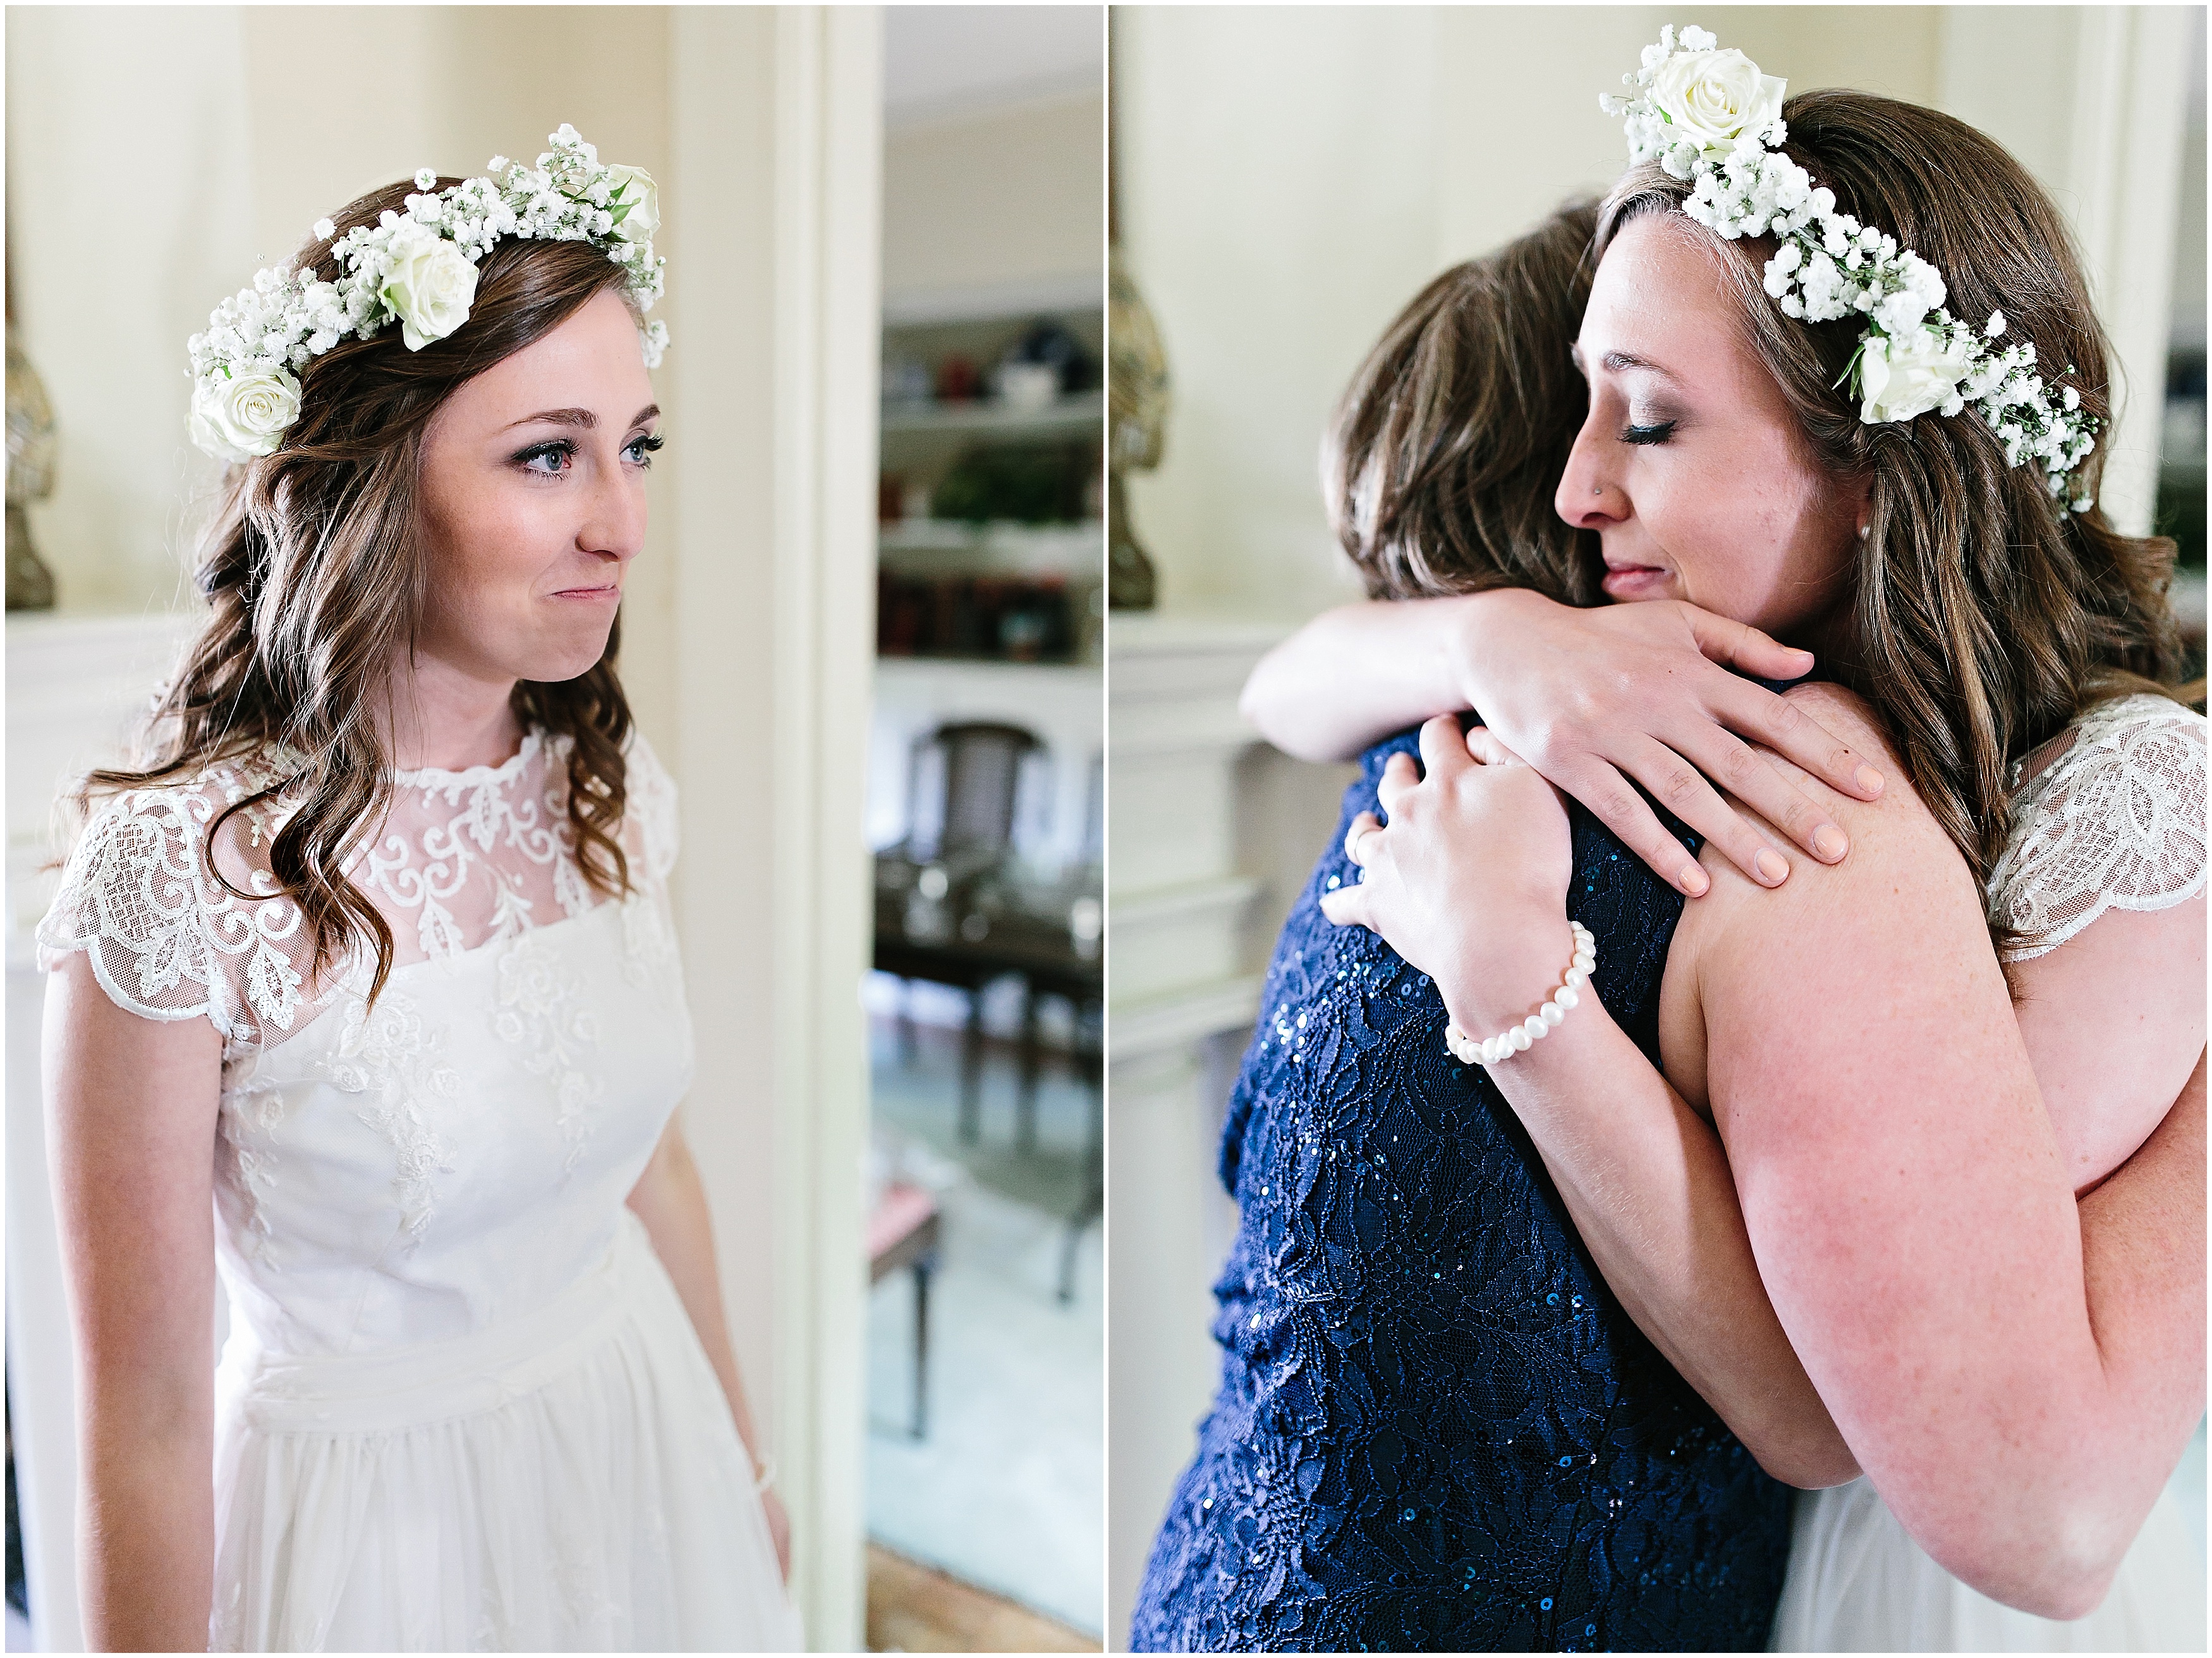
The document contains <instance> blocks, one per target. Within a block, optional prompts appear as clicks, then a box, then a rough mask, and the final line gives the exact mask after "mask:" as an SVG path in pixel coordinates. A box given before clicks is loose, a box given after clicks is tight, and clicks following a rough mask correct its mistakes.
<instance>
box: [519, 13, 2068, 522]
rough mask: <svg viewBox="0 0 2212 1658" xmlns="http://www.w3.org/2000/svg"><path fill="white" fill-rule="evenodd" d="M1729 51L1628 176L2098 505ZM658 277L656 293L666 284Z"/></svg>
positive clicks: (1645, 88) (1967, 333) (1892, 368)
mask: <svg viewBox="0 0 2212 1658" xmlns="http://www.w3.org/2000/svg"><path fill="white" fill-rule="evenodd" d="M1718 46H1719V42H1718V40H1717V39H1716V38H1715V37H1714V36H1713V35H1712V34H1711V33H1709V32H1707V31H1706V30H1705V29H1702V28H1699V27H1696V26H1695V25H1687V26H1686V27H1683V28H1682V29H1681V30H1680V31H1679V33H1678V32H1677V31H1676V30H1675V28H1674V26H1673V25H1671V24H1669V25H1668V26H1667V27H1663V28H1662V29H1661V30H1660V31H1659V40H1658V44H1657V45H1656V46H1646V47H1645V48H1644V55H1643V60H1642V63H1641V64H1640V65H1639V66H1638V69H1637V70H1636V72H1635V73H1634V74H1632V75H1624V76H1621V82H1622V84H1623V85H1624V86H1626V87H1630V88H1634V89H1635V94H1634V95H1633V96H1631V97H1626V98H1623V97H1620V96H1618V95H1616V94H1611V93H1606V94H1600V95H1599V98H1598V107H1599V108H1600V109H1601V110H1603V111H1604V112H1606V113H1607V114H1608V115H1615V116H1619V117H1620V118H1622V122H1623V127H1624V132H1625V136H1626V138H1627V141H1628V159H1629V162H1630V164H1631V165H1632V166H1638V165H1642V164H1644V163H1645V162H1650V161H1656V162H1657V163H1658V164H1659V165H1660V167H1662V168H1663V169H1664V170H1665V171H1666V172H1667V173H1668V175H1669V176H1670V177H1673V178H1675V179H1680V180H1682V181H1684V182H1685V183H1687V184H1689V185H1691V191H1690V193H1689V195H1688V197H1686V198H1685V199H1684V201H1683V203H1682V210H1683V211H1684V212H1685V213H1686V214H1687V215H1689V216H1690V217H1691V218H1692V219H1694V220H1696V221H1697V222H1699V224H1702V225H1705V226H1706V227H1707V228H1710V229H1711V231H1712V232H1713V234H1715V235H1717V236H1719V237H1721V238H1722V239H1723V240H1729V241H1735V240H1741V239H1743V238H1745V237H1750V238H1753V239H1757V238H1759V237H1766V236H1771V237H1772V238H1773V239H1774V240H1776V242H1777V243H1778V246H1777V248H1776V250H1775V252H1774V253H1773V255H1772V256H1771V258H1768V260H1767V261H1766V265H1765V282H1764V285H1765V289H1766V292H1767V293H1768V294H1769V295H1771V296H1772V298H1773V299H1774V301H1775V303H1776V305H1777V306H1778V307H1779V308H1780V310H1781V311H1782V313H1783V314H1784V316H1787V317H1792V318H1797V319H1802V320H1804V321H1807V322H1816V323H1819V322H1834V321H1838V320H1840V319H1843V318H1844V317H1847V316H1851V315H1854V314H1857V315H1858V316H1861V317H1863V318H1864V319H1866V329H1865V331H1864V332H1863V334H1862V335H1861V336H1860V339H1859V350H1858V351H1857V354H1856V355H1854V356H1853V358H1852V361H1851V368H1850V376H1849V378H1850V383H1851V391H1852V395H1853V396H1854V398H1857V400H1858V401H1859V402H1860V404H1861V412H1860V418H1861V419H1862V420H1863V421H1865V422H1869V424H1872V423H1878V422H1894V421H1904V420H1910V419H1911V418H1913V417H1915V416H1917V415H1921V414H1925V413H1929V412H1934V413H1936V414H1938V415H1941V416H1954V415H1957V414H1960V413H1962V412H1964V410H1966V406H1967V405H1968V404H1973V405H1974V406H1975V407H1977V408H1978V409H1979V410H1981V412H1982V416H1983V418H1984V420H1985V421H1987V422H1989V426H1990V431H1991V432H1992V433H1993V434H1995V435H1996V439H1997V440H1998V442H1999V443H2000V444H2001V445H2002V446H2003V448H2004V452H2005V459H2006V462H2007V464H2008V465H2013V466H2020V465H2025V464H2026V463H2027V461H2028V460H2029V459H2034V460H2035V461H2036V462H2037V463H2038V464H2039V465H2040V466H2041V467H2042V469H2043V472H2044V477H2045V483H2047V484H2048V486H2049V488H2050V489H2051V495H2052V496H2053V497H2054V498H2055V499H2057V500H2060V501H2063V502H2065V504H2066V505H2068V506H2069V507H2070V508H2071V509H2072V510H2073V511H2075V512H2076V513H2085V512H2087V511H2088V510H2089V508H2090V507H2091V506H2092V505H2093V503H2092V501H2090V499H2089V497H2088V495H2087V494H2086V493H2084V494H2082V495H2079V496H2075V497H2073V498H2072V499H2070V500H2069V499H2068V495H2069V491H2068V478H2069V475H2070V474H2071V473H2072V472H2073V471H2075V469H2076V468H2078V467H2079V466H2080V465H2081V463H2082V462H2083V461H2084V460H2085V459H2087V457H2088V455H2089V452H2090V451H2091V450H2092V449H2093V447H2094V446H2095V443H2096V439H2095V433H2096V429H2097V427H2098V423H2099V422H2097V420H2096V417H2095V416H2092V415H2088V414H2086V413H2084V412H2082V410H2081V392H2079V391H2078V390H2077V389H2076V388H2075V387H2074V386H2063V387H2058V386H2052V385H2049V384H2046V383H2045V380H2043V378H2042V377H2041V376H2040V375H2038V374H2033V373H2031V372H2030V370H2031V368H2032V367H2033V364H2034V361H2035V347H2034V345H2033V343H2032V342H2022V343H2020V344H2017V345H2013V346H2008V347H2006V348H2004V349H2002V350H1999V349H1996V348H1995V347H1994V346H1993V345H1992V344H1991V343H1990V342H1993V341H1995V340H1996V339H1998V338H1999V337H2002V335H2003V333H2004V331H2005V318H2004V313H2002V311H1993V312H1991V313H1990V319H1989V321H1988V323H1987V324H1986V325H1984V327H1983V328H1982V330H1981V331H1980V333H1979V335H1978V336H1977V334H1976V333H1975V331H1974V330H1972V328H1970V327H1967V326H1966V325H1964V324H1961V323H1960V322H1959V321H1957V320H1956V319H1954V318H1953V317H1952V315H1951V313H1949V312H1948V310H1946V309H1945V308H1944V306H1945V302H1946V300H1947V297H1948V295H1947V291H1946V288H1945V286H1944V282H1943V278H1942V273H1940V272H1939V271H1937V270H1936V268H1935V267H1934V266H1933V265H1931V264H1929V263H1928V262H1927V261H1926V260H1925V259H1923V258H1921V257H1920V256H1919V255H1918V254H1917V253H1915V252H1911V250H1910V249H1900V248H1899V246H1898V242H1897V239H1896V238H1895V237H1894V236H1893V235H1890V234H1888V233H1887V232H1885V231H1883V230H1882V229H1881V228H1879V227H1877V226H1874V225H1866V224H1861V223H1860V222H1859V221H1858V220H1857V219H1855V218H1853V217H1852V216H1850V214H1848V213H1838V211H1837V210H1836V197H1835V192H1834V191H1831V190H1829V189H1828V188H1826V186H1825V185H1821V186H1815V185H1814V183H1813V180H1812V177H1811V175H1810V174H1808V173H1807V172H1806V171H1805V169H1804V168H1803V167H1800V166H1798V165H1797V163H1796V161H1792V160H1790V157H1789V156H1787V155H1784V154H1782V153H1781V149H1782V146H1783V144H1784V143H1786V142H1787V137H1788V131H1787V127H1786V125H1785V124H1784V121H1783V119H1782V116H1781V102H1782V92H1783V87H1784V83H1783V82H1781V81H1779V80H1777V79H1775V78H1774V77H1772V76H1762V75H1761V74H1760V73H1759V66H1758V65H1757V64H1753V62H1751V60H1750V59H1749V58H1746V57H1744V55H1743V54H1742V53H1741V52H1735V51H1730V52H1719V51H1718ZM563 131H564V132H565V131H567V130H566V129H565V128H564V129H563ZM541 164H542V163H541ZM655 281H656V291H657V281H658V277H657V273H656V277H655ZM2069 372H2070V370H2069ZM2012 410H2020V411H2022V414H2023V415H2024V418H2022V417H2020V416H2015V415H2014V414H2012V413H2011V412H2009V411H2012Z"/></svg>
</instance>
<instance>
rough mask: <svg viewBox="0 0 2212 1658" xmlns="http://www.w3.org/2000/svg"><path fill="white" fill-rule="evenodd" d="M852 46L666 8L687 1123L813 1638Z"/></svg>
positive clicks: (856, 1262)
mask: <svg viewBox="0 0 2212 1658" xmlns="http://www.w3.org/2000/svg"><path fill="white" fill-rule="evenodd" d="M882 37H883V24H882V17H881V14H880V12H879V11H878V9H876V8H875V7H872V6H867V7H857V6H856V7H823V6H783V7H777V8H774V9H757V8H751V7H722V6H714V7H697V8H692V7H678V8H675V9H673V10H672V13H671V21H670V33H669V51H670V63H669V91H670V99H669V103H670V112H669V139H670V152H671V181H670V182H671V212H670V214H669V215H668V219H669V223H670V227H671V230H673V231H675V232H676V233H677V234H678V235H680V237H681V238H682V241H681V253H682V258H683V268H682V273H681V276H682V286H681V287H680V288H678V291H677V292H676V293H673V294H671V301H680V305H679V306H678V307H672V308H674V309H676V314H677V318H678V322H677V326H678V329H680V331H681V332H680V334H679V336H678V339H677V341H676V343H675V347H674V349H672V350H671V353H670V366H671V369H672V370H673V371H674V372H673V374H672V376H671V386H670V390H671V393H672V394H673V395H672V397H671V404H672V406H673V408H674V409H675V410H677V411H678V414H679V416H680V420H681V429H682V442H683V446H684V456H685V462H684V468H683V470H682V472H681V475H680V477H678V478H676V479H675V483H676V489H675V491H674V500H673V501H672V503H671V504H672V505H673V507H674V508H675V520H676V522H675V531H674V537H673V541H674V563H675V566H676V575H675V583H676V592H675V616H674V647H675V655H676V661H677V676H676V677H677V725H678V744H677V746H678V754H679V762H678V766H677V768H676V769H677V774H678V779H679V780H680V782H681V784H682V786H683V800H684V805H683V830H684V858H683V861H682V863H681V864H680V865H679V866H678V878H679V880H680V882H681V894H680V909H679V914H681V915H682V917H683V925H684V932H685V935H686V937H685V964H686V971H687V975H688V976H689V979H690V1001H691V1008H692V1014H693V1017H694V1020H695V1023H696V1025H697V1026H698V1031H699V1045H698V1066H697V1079H696V1081H695V1083H694V1085H693V1088H692V1090H691V1094H690V1097H689V1099H688V1101H687V1103H686V1107H685V1119H686V1129H687V1133H688V1134H689V1136H690V1139H691V1140H692V1143H693V1145H694V1147H695V1149H696V1153H697V1157H698V1162H699V1165H700V1168H701V1170H702V1176H703V1178H704V1179H705V1181H706V1184H707V1187H708V1199H709V1202H710V1205H711V1206H712V1208H713V1210H714V1217H715V1224H716V1229H717V1236H718V1241H719V1243H720V1266H721V1271H722V1278H723V1286H724V1291H725V1295H726V1297H727V1298H728V1299H729V1301H730V1302H731V1303H732V1306H731V1311H732V1327H733V1331H734V1332H735V1333H736V1335H737V1338H738V1349H739V1353H740V1357H741V1358H742V1357H744V1355H745V1354H746V1352H747V1351H748V1350H749V1349H750V1351H752V1352H753V1353H754V1354H756V1355H758V1354H759V1353H760V1352H761V1351H762V1350H763V1348H765V1349H767V1350H769V1351H772V1353H773V1359H772V1362H771V1363H769V1364H768V1365H767V1366H766V1367H765V1369H764V1370H763V1368H762V1367H753V1368H750V1369H749V1370H748V1372H747V1374H748V1379H749V1382H750V1384H751V1387H752V1388H753V1389H754V1391H755V1393H756V1394H757V1396H759V1404H760V1406H761V1408H760V1411H759V1413H760V1414H761V1415H762V1416H763V1418H765V1420H766V1421H767V1422H768V1423H769V1424H771V1426H770V1435H771V1438H772V1441H773V1442H774V1444H775V1448H776V1456H777V1461H778V1464H779V1466H780V1468H781V1480H780V1488H781V1491H782V1493H783V1497H784V1501H785V1503H786V1504H787V1507H788V1508H789V1510H790V1513H791V1518H792V1526H793V1584H792V1587H793V1595H794V1597H795V1598H796V1600H797V1601H798V1603H799V1609H800V1612H802V1614H803V1615H804V1616H805V1620H806V1627H807V1638H808V1641H809V1643H810V1644H811V1646H813V1647H814V1648H816V1649H826V1650H854V1649H859V1648H860V1646H861V1645H862V1644H863V1643H862V1632H863V1629H864V1620H865V1601H866V1572H865V1557H864V1551H863V1543H864V1540H865V1536H866V1521H865V1504H864V1490H863V1481H864V1445H865V1438H864V1436H865V1430H866V1405H865V1397H864V1385H865V1379H864V1369H865V1366H864V1347H863V1339H864V1329H865V1318H866V1292H867V1284H866V1264H865V1263H864V1262H863V1260H861V1223H862V1215H861V1188H862V1183H863V1167H864V1152H865V1147H866V1125H867V1047H866V1034H867V1033H866V1023H865V1021H864V1017H863V1015H862V1012H861V1008H860V984H861V980H862V977H863V975H864V974H865V973H866V968H867V964H868V941H869V931H868V923H869V912H868V905H869V902H870V896H871V892H872V884H871V880H870V877H869V865H868V858H867V847H866V838H865V835H864V832H863V823H864V809H865V796H866V767H867V753H868V709H869V700H870V695H871V692H872V672H873V663H874V653H875V474H876V440H877V419H878V407H877V381H878V332H879V328H880V318H879V314H878V313H879V307H880V298H879V288H880V286H881V282H880V263H881V252H880V248H881V239H882V205H881V180H882V155H883V146H882V106H883V87H882ZM673 240H674V238H671V241H673ZM673 264H674V262H673V261H672V260H671V267H672V266H673ZM715 457H727V458H728V459H727V461H726V464H717V461H716V459H714V458H715ZM763 460H764V461H765V464H763ZM764 1145H765V1146H766V1147H767V1148H768V1149H769V1155H768V1156H767V1157H765V1158H763V1147H764ZM763 1254H765V1255H766V1257H767V1262H766V1269H765V1276H766V1278H767V1280H768V1288H769V1296H768V1297H767V1300H768V1302H769V1308H770V1311H769V1320H768V1327H767V1328H765V1329H763V1328H761V1327H760V1324H761V1320H760V1317H759V1313H760V1309H761V1305H762V1302H763V1297H762V1295H761V1293H760V1291H761V1280H762V1278H763V1259H762V1257H763ZM748 1314H750V1315H751V1317H750V1321H749V1320H748V1317H747V1315H748Z"/></svg>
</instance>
